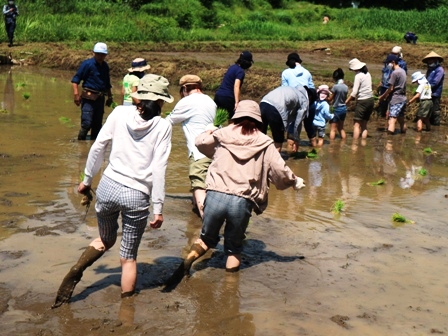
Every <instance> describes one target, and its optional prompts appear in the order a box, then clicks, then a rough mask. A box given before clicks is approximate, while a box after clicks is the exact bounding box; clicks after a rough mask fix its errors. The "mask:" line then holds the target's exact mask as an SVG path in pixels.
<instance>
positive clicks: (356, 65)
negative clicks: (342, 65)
mask: <svg viewBox="0 0 448 336" xmlns="http://www.w3.org/2000/svg"><path fill="white" fill-rule="evenodd" d="M365 65H366V64H365V63H364V62H361V61H360V60H359V59H357V58H354V59H352V60H351V61H350V62H348V68H349V69H350V70H355V71H356V70H360V69H361V68H362V67H363V66H365Z"/></svg>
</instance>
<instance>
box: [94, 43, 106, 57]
mask: <svg viewBox="0 0 448 336" xmlns="http://www.w3.org/2000/svg"><path fill="white" fill-rule="evenodd" d="M93 52H94V53H98V54H106V55H107V45H106V43H103V42H98V43H97V44H95V46H94V47H93Z"/></svg>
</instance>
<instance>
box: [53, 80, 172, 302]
mask: <svg viewBox="0 0 448 336" xmlns="http://www.w3.org/2000/svg"><path fill="white" fill-rule="evenodd" d="M168 85H169V82H168V80H167V79H166V78H164V77H162V76H158V75H146V76H144V77H143V78H142V79H141V80H140V82H139V86H138V89H137V91H136V92H133V93H132V97H133V98H134V103H135V104H136V105H135V106H123V105H120V106H118V107H116V108H115V109H114V110H113V111H112V113H111V114H110V115H109V117H108V118H107V120H106V123H105V124H104V127H103V128H102V129H101V131H100V132H99V134H98V138H97V139H96V141H95V142H94V143H93V145H92V147H91V148H90V151H89V155H88V158H87V163H86V168H85V170H84V174H85V177H84V180H83V181H82V182H81V183H80V184H79V186H78V192H79V193H81V194H84V195H85V194H86V193H88V192H89V191H90V189H91V186H92V180H93V177H94V176H95V175H96V174H97V173H98V172H99V171H100V169H101V167H102V166H103V163H104V157H105V155H106V153H107V152H109V149H110V154H109V159H108V160H106V161H108V165H107V167H106V169H105V170H104V172H103V175H102V177H101V180H100V182H99V185H98V188H97V190H96V198H97V199H96V204H95V211H96V215H97V220H98V231H99V237H98V238H96V239H94V240H93V241H92V242H91V243H90V244H89V246H88V247H87V248H86V249H85V251H84V252H83V253H82V255H81V257H80V258H79V260H78V261H77V263H76V264H75V265H74V266H73V267H72V268H71V269H70V271H69V272H68V273H67V275H66V276H65V277H64V279H63V280H62V283H61V285H60V287H59V290H58V292H57V296H56V300H55V302H54V304H53V306H52V308H57V307H59V306H61V305H62V304H63V303H66V302H69V301H70V298H71V296H72V293H73V290H74V289H75V286H76V284H77V283H78V282H79V281H80V280H81V278H82V276H83V272H84V271H85V269H86V268H87V267H89V266H91V265H92V264H93V263H94V262H95V261H96V260H98V259H99V258H100V257H101V256H102V255H103V254H104V253H105V252H106V251H107V250H109V249H110V248H112V246H113V245H114V244H115V242H116V240H117V231H118V227H119V225H118V218H119V217H121V221H122V237H121V245H120V264H121V269H122V275H121V297H122V298H124V297H128V296H132V295H133V294H134V292H135V284H136V280H137V252H138V248H139V245H140V241H141V238H142V236H143V233H144V232H145V230H146V227H147V224H148V217H149V209H150V200H152V206H153V214H154V218H153V220H152V221H150V222H149V224H150V226H151V227H152V228H154V229H157V228H160V227H161V225H162V223H163V215H162V212H163V203H164V199H165V172H166V167H167V163H168V157H169V155H170V151H171V134H172V126H171V124H170V123H169V122H168V121H166V120H165V119H163V118H161V117H160V112H161V108H162V106H163V104H164V102H169V103H170V102H173V100H174V98H173V96H171V95H170V94H169V92H168ZM120 215H121V216H120Z"/></svg>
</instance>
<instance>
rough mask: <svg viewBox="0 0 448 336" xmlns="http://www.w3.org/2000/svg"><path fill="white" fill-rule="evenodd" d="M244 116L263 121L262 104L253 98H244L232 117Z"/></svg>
mask: <svg viewBox="0 0 448 336" xmlns="http://www.w3.org/2000/svg"><path fill="white" fill-rule="evenodd" d="M242 117H249V118H252V119H254V120H256V121H258V122H261V123H262V122H263V120H262V119H261V112H260V106H259V105H258V104H257V103H256V102H254V101H253V100H242V101H240V102H239V103H238V106H237V108H236V110H235V114H234V115H233V117H232V119H238V118H242Z"/></svg>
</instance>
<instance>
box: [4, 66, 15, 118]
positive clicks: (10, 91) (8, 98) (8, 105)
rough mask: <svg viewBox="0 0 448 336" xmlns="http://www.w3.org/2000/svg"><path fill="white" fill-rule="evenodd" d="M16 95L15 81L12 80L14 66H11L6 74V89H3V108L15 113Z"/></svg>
mask: <svg viewBox="0 0 448 336" xmlns="http://www.w3.org/2000/svg"><path fill="white" fill-rule="evenodd" d="M14 97H15V94H14V82H13V80H12V68H10V69H9V70H8V73H7V75H6V82H5V89H4V91H3V100H2V105H1V106H2V110H4V111H6V112H7V113H10V114H13V113H14V105H15V102H14ZM6 112H5V113H6Z"/></svg>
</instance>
